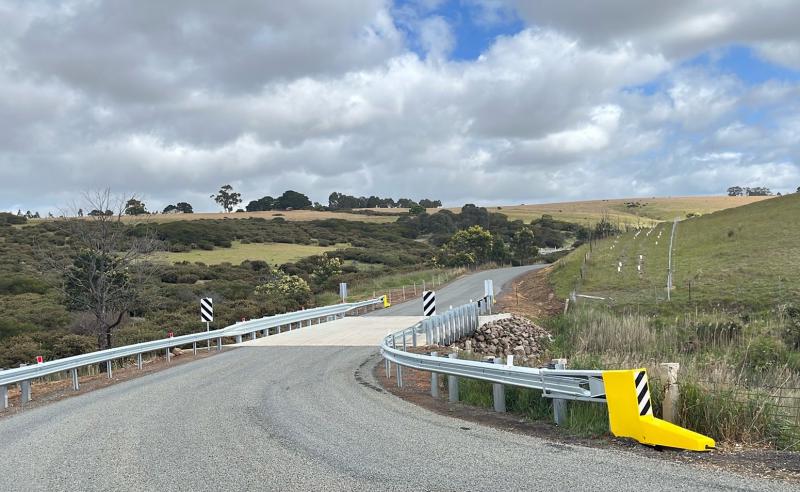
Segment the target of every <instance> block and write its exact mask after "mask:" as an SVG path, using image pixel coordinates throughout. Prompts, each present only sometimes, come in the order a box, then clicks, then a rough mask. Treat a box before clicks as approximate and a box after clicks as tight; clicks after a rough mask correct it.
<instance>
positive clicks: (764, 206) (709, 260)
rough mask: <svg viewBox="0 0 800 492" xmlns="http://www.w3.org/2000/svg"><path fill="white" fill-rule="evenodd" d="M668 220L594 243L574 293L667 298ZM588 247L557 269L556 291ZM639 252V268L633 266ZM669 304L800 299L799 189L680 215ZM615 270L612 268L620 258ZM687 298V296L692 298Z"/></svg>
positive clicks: (762, 305) (565, 286)
mask: <svg viewBox="0 0 800 492" xmlns="http://www.w3.org/2000/svg"><path fill="white" fill-rule="evenodd" d="M671 229H672V224H671V222H667V223H661V224H659V225H657V226H655V227H654V228H653V229H652V232H651V231H650V229H644V230H643V231H642V232H638V231H629V232H626V233H624V234H622V235H621V236H619V237H618V238H615V239H607V240H604V241H599V242H597V243H596V244H595V246H594V248H593V251H592V254H591V258H590V260H589V261H588V264H587V267H586V268H585V278H584V279H583V282H582V285H581V286H580V287H579V291H580V292H581V293H584V294H591V295H597V296H602V297H609V298H611V299H613V301H612V303H613V304H615V305H631V304H636V305H649V304H653V303H658V302H661V301H663V300H665V298H666V276H667V264H668V250H669V236H670V232H671ZM586 251H588V246H584V247H582V248H581V249H580V250H579V251H578V252H576V253H574V254H573V255H571V256H570V257H569V259H568V260H567V261H565V262H564V265H563V266H562V267H561V268H560V269H559V270H558V271H557V272H556V273H555V275H554V282H555V284H556V286H557V288H558V293H559V295H560V296H562V297H563V296H566V295H567V294H568V293H569V292H570V291H571V290H572V288H573V286H574V281H575V278H576V276H578V274H579V269H580V262H581V260H582V258H583V255H584V253H585V252H586ZM639 255H642V260H641V264H642V267H641V272H640V271H639V270H638V264H639V262H640V260H639ZM673 255H674V256H673V261H674V268H673V272H674V273H673V275H674V277H673V284H674V288H673V291H672V292H671V297H672V300H673V304H676V305H684V304H688V303H690V302H691V303H692V305H695V304H698V303H700V304H706V305H712V304H713V305H721V306H729V307H740V308H745V307H746V308H750V309H768V308H770V307H772V306H775V305H777V304H779V303H783V302H790V301H795V302H796V300H797V299H798V298H800V262H798V261H797V260H796V259H797V258H798V255H800V195H798V194H792V195H787V196H784V197H776V198H774V199H770V200H761V201H758V202H756V203H751V204H749V205H746V206H742V207H738V208H732V209H727V210H721V211H718V212H715V213H712V214H708V215H704V216H701V217H696V218H692V219H686V220H682V221H680V222H679V223H678V226H677V229H676V236H675V245H674V250H673ZM620 262H621V263H622V268H621V271H620V272H618V271H617V267H618V265H619V263H620ZM690 296H691V299H690Z"/></svg>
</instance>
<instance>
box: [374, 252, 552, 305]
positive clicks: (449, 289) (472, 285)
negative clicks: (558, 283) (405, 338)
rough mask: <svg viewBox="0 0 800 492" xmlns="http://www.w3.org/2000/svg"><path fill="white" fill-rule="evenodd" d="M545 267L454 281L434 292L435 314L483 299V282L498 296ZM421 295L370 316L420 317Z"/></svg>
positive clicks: (492, 272) (500, 270)
mask: <svg viewBox="0 0 800 492" xmlns="http://www.w3.org/2000/svg"><path fill="white" fill-rule="evenodd" d="M545 266H547V265H528V266H522V267H512V268H498V269H495V270H485V271H482V272H477V273H473V274H471V275H467V276H465V277H461V278H459V279H458V280H455V281H453V282H451V283H449V284H447V286H446V287H445V288H443V289H434V290H436V312H444V311H446V310H447V308H448V307H450V306H458V305H460V304H464V303H466V302H469V300H470V299H472V300H477V299H479V298H481V297H483V281H484V280H485V279H492V283H493V284H494V291H495V294H499V293H500V290H501V289H502V287H503V285H505V284H507V283H508V282H510V281H511V280H513V279H515V278H516V277H518V276H520V275H522V274H524V273H527V272H530V271H533V270H538V269H540V268H544V267H545ZM421 315H422V294H421V293H420V299H419V300H416V301H415V300H413V299H412V300H410V301H407V302H404V303H402V304H398V305H396V306H392V307H390V308H388V309H381V310H379V311H374V312H372V313H370V316H421Z"/></svg>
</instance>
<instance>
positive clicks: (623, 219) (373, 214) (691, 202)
mask: <svg viewBox="0 0 800 492" xmlns="http://www.w3.org/2000/svg"><path fill="white" fill-rule="evenodd" d="M769 198H773V197H766V196H744V197H741V196H740V197H729V196H688V197H646V198H642V197H638V198H619V199H609V200H586V201H576V202H560V203H542V204H529V205H503V206H498V207H486V208H487V210H489V211H490V212H496V213H501V214H503V215H506V216H507V217H508V218H509V220H517V219H519V220H523V221H525V222H526V223H527V222H530V221H531V220H535V219H538V218H540V217H541V216H542V215H551V216H553V218H555V219H558V220H564V221H567V222H575V223H578V224H581V225H591V224H594V223H597V222H598V221H599V220H600V219H601V218H603V216H606V217H608V218H609V220H611V221H612V222H613V223H615V224H619V225H630V226H642V227H644V226H647V225H652V224H654V223H656V222H659V221H664V220H672V219H674V218H675V217H676V216H677V217H681V218H683V217H686V215H687V214H690V213H694V214H709V213H712V212H716V211H719V210H725V209H728V208H733V207H740V206H742V205H747V204H750V203H755V202H760V201H763V200H765V199H769ZM439 210H450V211H451V212H454V213H456V212H459V211H460V210H461V207H450V208H441V209H428V213H436V212H437V211H439ZM407 212H408V209H407V208H391V209H387V208H364V209H356V210H354V211H352V212H344V211H337V212H325V211H318V210H284V211H280V210H273V211H268V212H238V213H237V212H233V213H224V212H205V213H194V214H155V215H145V216H126V217H124V218H123V220H125V221H126V222H132V223H138V222H155V223H164V222H176V221H187V220H204V219H250V218H260V219H272V218H275V217H282V218H284V219H285V220H288V221H293V222H294V221H298V222H306V221H313V220H326V219H343V220H349V221H356V222H373V223H386V222H394V221H396V220H397V218H398V217H400V216H401V215H402V214H405V213H407ZM47 220H48V219H41V220H38V219H33V220H31V221H30V222H31V223H38V222H45V221H47Z"/></svg>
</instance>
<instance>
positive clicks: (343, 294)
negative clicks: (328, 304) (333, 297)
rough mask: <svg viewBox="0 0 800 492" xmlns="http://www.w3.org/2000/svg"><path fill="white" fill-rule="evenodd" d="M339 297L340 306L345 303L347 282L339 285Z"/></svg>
mask: <svg viewBox="0 0 800 492" xmlns="http://www.w3.org/2000/svg"><path fill="white" fill-rule="evenodd" d="M339 297H341V298H342V304H344V303H345V302H347V282H341V283H340V284H339Z"/></svg>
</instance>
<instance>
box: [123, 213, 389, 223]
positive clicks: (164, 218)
mask: <svg viewBox="0 0 800 492" xmlns="http://www.w3.org/2000/svg"><path fill="white" fill-rule="evenodd" d="M251 217H254V218H262V219H267V220H269V219H274V218H275V217H282V218H284V219H286V220H291V221H309V220H325V219H343V220H352V221H357V222H377V223H383V222H394V221H395V220H397V216H391V215H388V216H378V215H364V214H351V213H347V212H318V211H316V210H286V211H279V210H275V211H270V212H238V213H236V212H234V213H229V214H228V213H222V212H206V213H194V214H155V215H146V216H126V217H123V220H124V221H126V222H144V221H151V222H158V223H161V222H175V221H179V220H202V219H249V218H251Z"/></svg>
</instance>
